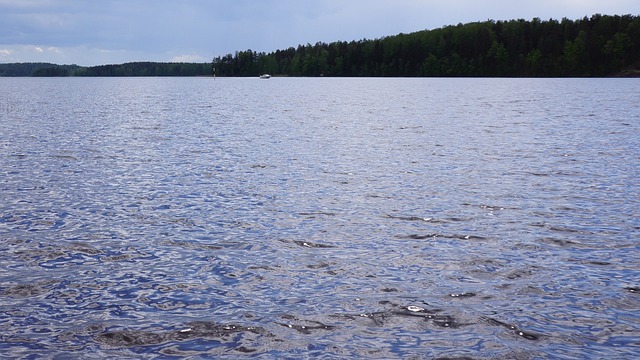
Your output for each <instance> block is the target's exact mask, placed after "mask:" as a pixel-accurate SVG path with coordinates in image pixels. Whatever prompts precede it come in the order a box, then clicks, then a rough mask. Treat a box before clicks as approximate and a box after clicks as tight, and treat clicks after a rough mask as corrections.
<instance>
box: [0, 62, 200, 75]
mask: <svg viewBox="0 0 640 360" xmlns="http://www.w3.org/2000/svg"><path fill="white" fill-rule="evenodd" d="M204 75H211V64H209V63H158V62H132V63H126V64H119V65H100V66H89V67H82V66H78V65H55V64H49V63H13V64H0V76H204Z"/></svg>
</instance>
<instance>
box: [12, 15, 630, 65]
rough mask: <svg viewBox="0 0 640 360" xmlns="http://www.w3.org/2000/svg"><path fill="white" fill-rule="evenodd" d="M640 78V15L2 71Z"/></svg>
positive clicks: (478, 25) (482, 25)
mask: <svg viewBox="0 0 640 360" xmlns="http://www.w3.org/2000/svg"><path fill="white" fill-rule="evenodd" d="M214 71H215V74H216V75H218V76H257V75H259V74H263V73H268V74H272V75H278V76H340V77H347V76H372V77H401V76H402V77H420V76H424V77H428V76H445V77H446V76H451V77H453V76H488V77H601V76H640V16H635V15H615V16H610V15H599V14H596V15H593V16H591V17H584V18H582V19H578V20H569V19H566V18H564V19H562V20H561V21H558V20H554V19H549V20H541V19H539V18H534V19H532V20H530V21H527V20H524V19H518V20H508V21H494V20H487V21H484V22H474V23H467V24H458V25H451V26H445V27H442V28H438V29H433V30H423V31H418V32H414V33H410V34H398V35H393V36H388V37H383V38H380V39H375V40H367V39H362V40H358V41H355V40H354V41H351V42H346V41H336V42H332V43H328V44H327V43H324V42H318V43H316V44H314V45H311V44H306V45H298V46H297V47H296V48H294V47H290V48H288V49H283V50H276V51H273V52H270V53H265V52H255V51H252V50H250V49H249V50H245V51H237V52H235V54H227V55H224V56H218V57H215V58H214V59H213V60H212V62H211V63H158V62H133V63H125V64H119V65H101V66H91V67H81V66H77V65H55V64H44V63H27V64H0V76H210V75H212V74H213V72H214Z"/></svg>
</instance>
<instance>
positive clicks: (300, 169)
mask: <svg viewBox="0 0 640 360" xmlns="http://www.w3.org/2000/svg"><path fill="white" fill-rule="evenodd" d="M639 95H640V82H639V81H638V80H637V79H323V78H319V79H296V78H272V79H270V80H258V79H224V78H218V79H216V80H213V79H211V78H64V79H36V78H33V79H32V78H29V79H24V78H21V79H6V78H5V79H2V80H1V81H0V119H1V123H0V194H1V195H0V196H1V199H0V200H1V201H0V265H1V266H0V357H10V358H20V357H25V358H40V357H42V358H60V359H63V358H64V359H66V358H82V359H87V358H105V357H110V358H168V357H172V356H186V357H191V358H194V359H198V358H210V357H227V358H238V357H242V356H253V357H258V358H291V359H297V358H308V357H324V358H337V359H338V358H379V359H389V358H416V359H420V358H426V359H431V358H445V357H449V358H456V357H465V358H470V359H489V358H503V359H530V358H534V359H535V358H556V359H572V358H631V357H633V356H635V355H637V354H638V353H640V245H639V243H638V241H639V238H640V236H639V235H640V213H639V210H638V209H640V165H639V164H640V102H639V101H638V98H639Z"/></svg>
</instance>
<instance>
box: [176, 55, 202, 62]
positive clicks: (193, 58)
mask: <svg viewBox="0 0 640 360" xmlns="http://www.w3.org/2000/svg"><path fill="white" fill-rule="evenodd" d="M171 62H207V59H205V58H204V57H202V56H200V55H178V56H174V57H173V58H171Z"/></svg>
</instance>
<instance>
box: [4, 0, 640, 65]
mask: <svg viewBox="0 0 640 360" xmlns="http://www.w3.org/2000/svg"><path fill="white" fill-rule="evenodd" d="M596 13H599V14H605V15H624V14H632V15H640V0H98V1H94V0H0V62H4V63H6V62H52V63H58V64H78V65H85V66H89V65H100V64H113V63H123V62H129V61H163V62H165V61H187V62H208V61H211V59H212V58H213V57H214V56H218V55H225V54H227V53H233V52H235V51H236V50H247V49H252V50H255V51H264V52H271V51H274V50H278V49H286V48H288V47H290V46H293V47H296V46H297V45H298V44H307V43H310V44H315V43H316V42H318V41H323V42H327V43H329V42H332V41H338V40H344V41H351V40H360V39H365V38H366V39H376V38H380V37H383V36H387V35H395V34H398V33H401V32H403V33H410V32H414V31H419V30H424V29H435V28H439V27H442V26H446V25H455V24H458V23H467V22H473V21H484V20H488V19H493V20H510V19H519V18H522V19H526V20H531V19H532V18H534V17H539V18H541V19H543V20H548V19H550V18H553V19H557V20H561V19H562V18H564V17H566V18H569V19H572V20H575V19H579V18H582V17H584V16H591V15H593V14H596Z"/></svg>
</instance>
